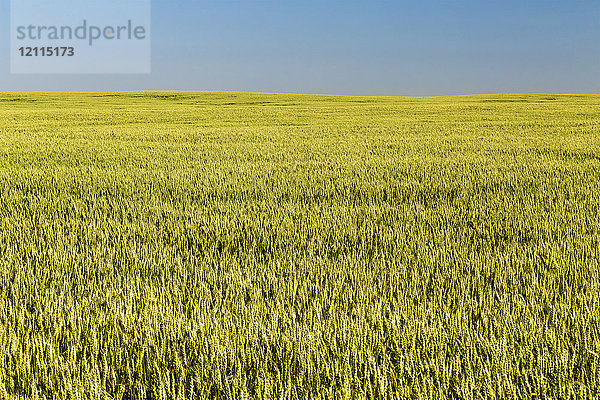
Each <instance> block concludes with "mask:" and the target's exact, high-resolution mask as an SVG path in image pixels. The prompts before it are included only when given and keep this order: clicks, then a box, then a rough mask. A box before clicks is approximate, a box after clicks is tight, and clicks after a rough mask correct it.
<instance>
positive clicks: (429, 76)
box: [0, 0, 600, 96]
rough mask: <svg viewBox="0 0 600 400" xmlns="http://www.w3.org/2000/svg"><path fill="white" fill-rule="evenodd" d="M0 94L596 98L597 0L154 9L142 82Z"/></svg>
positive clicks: (130, 79)
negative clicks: (132, 92)
mask: <svg viewBox="0 0 600 400" xmlns="http://www.w3.org/2000/svg"><path fill="white" fill-rule="evenodd" d="M0 22H1V23H0V91H46V90H52V91H54V90H59V91H71V90H76V91H88V90H144V89H177V90H227V91H256V92H285V93H329V94H364V95H367V94H368V95H416V96H420V95H448V94H471V93H473V94H474V93H517V92H518V93H600V1H598V0H561V1H555V0H518V1H517V0H497V1H491V0H490V1H488V0H478V1H475V0H454V1H439V0H438V1H433V0H430V1H427V0H423V1H410V2H409V1H402V0H397V1H382V0H379V1H378V0H369V1H367V0H363V1H353V0H334V1H332V0H320V1H313V0H304V1H296V0H278V1H275V0H245V1H242V0H237V1H236V0H195V1H192V0H178V1H177V0H174V1H167V0H153V2H152V73H151V74H149V75H11V74H10V40H9V38H10V36H9V35H10V31H9V29H10V28H9V25H10V23H9V22H10V1H9V0H0Z"/></svg>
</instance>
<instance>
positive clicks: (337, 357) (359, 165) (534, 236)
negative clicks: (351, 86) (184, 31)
mask: <svg viewBox="0 0 600 400" xmlns="http://www.w3.org/2000/svg"><path fill="white" fill-rule="evenodd" d="M599 259H600V95H489V96H457V97H438V98H401V97H336V96H302V95H269V94H249V93H191V92H135V93H134V92H130V93H79V94H66V93H33V94H25V93H3V94H2V93H0V398H7V399H13V398H47V399H51V398H53V399H75V398H85V399H192V398H229V399H242V398H250V399H255V398H256V399H261V398H262V399H273V398H281V399H318V398H331V399H337V398H352V399H360V398H380V399H388V398H397V399H404V398H411V399H442V398H454V399H482V398H523V399H529V398H539V399H546V398H556V399H559V398H561V399H566V398H595V397H599V396H600V261H599Z"/></svg>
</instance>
